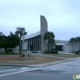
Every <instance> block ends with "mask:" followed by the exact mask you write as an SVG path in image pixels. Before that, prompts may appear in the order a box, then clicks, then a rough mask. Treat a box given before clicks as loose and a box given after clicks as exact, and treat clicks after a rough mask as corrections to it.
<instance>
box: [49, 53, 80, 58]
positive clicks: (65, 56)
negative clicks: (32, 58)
mask: <svg viewBox="0 0 80 80" xmlns="http://www.w3.org/2000/svg"><path fill="white" fill-rule="evenodd" d="M48 55H51V56H57V57H64V58H76V57H80V55H76V54H74V53H72V54H48Z"/></svg>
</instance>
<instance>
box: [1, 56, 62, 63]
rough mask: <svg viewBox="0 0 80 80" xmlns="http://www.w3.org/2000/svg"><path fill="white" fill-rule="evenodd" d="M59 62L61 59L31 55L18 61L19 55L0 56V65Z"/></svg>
mask: <svg viewBox="0 0 80 80" xmlns="http://www.w3.org/2000/svg"><path fill="white" fill-rule="evenodd" d="M59 60H63V59H61V58H54V57H47V56H41V55H31V56H30V57H29V58H28V57H25V59H23V60H20V55H0V63H11V64H41V63H46V62H53V61H59Z"/></svg>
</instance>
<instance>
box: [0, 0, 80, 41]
mask: <svg viewBox="0 0 80 80" xmlns="http://www.w3.org/2000/svg"><path fill="white" fill-rule="evenodd" d="M40 15H43V16H45V17H46V19H47V22H48V31H51V32H53V33H54V34H55V39H58V40H59V39H60V40H69V39H70V38H71V37H77V36H80V0H0V32H3V34H5V35H9V34H10V31H12V32H13V33H14V32H15V31H16V28H17V27H19V26H20V27H24V28H25V29H26V32H27V33H28V34H27V35H30V34H33V33H35V32H38V31H40Z"/></svg>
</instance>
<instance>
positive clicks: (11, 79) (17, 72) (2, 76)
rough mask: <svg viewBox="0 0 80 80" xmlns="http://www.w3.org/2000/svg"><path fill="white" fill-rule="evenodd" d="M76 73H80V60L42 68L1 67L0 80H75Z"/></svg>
mask: <svg viewBox="0 0 80 80" xmlns="http://www.w3.org/2000/svg"><path fill="white" fill-rule="evenodd" d="M74 73H78V74H79V73H80V59H79V58H78V59H76V60H73V61H69V62H64V63H59V64H56V65H51V66H47V67H42V68H36V67H34V68H33V67H15V66H0V80H73V74H74ZM78 80H79V79H78Z"/></svg>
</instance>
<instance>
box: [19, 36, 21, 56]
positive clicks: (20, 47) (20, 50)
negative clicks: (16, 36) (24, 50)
mask: <svg viewBox="0 0 80 80" xmlns="http://www.w3.org/2000/svg"><path fill="white" fill-rule="evenodd" d="M19 54H21V37H20V45H19Z"/></svg>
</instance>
